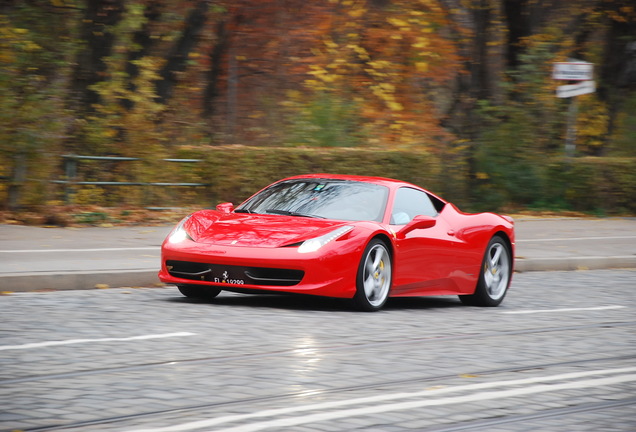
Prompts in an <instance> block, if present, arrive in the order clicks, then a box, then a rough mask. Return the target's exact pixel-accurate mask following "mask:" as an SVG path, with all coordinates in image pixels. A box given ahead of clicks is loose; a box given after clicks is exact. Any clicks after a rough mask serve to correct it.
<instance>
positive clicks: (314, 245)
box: [298, 225, 353, 253]
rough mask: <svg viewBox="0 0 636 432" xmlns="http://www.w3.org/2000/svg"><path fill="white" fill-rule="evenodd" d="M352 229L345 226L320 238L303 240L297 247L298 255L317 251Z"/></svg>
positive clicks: (349, 226)
mask: <svg viewBox="0 0 636 432" xmlns="http://www.w3.org/2000/svg"><path fill="white" fill-rule="evenodd" d="M352 229H353V227H352V226H351V225H345V226H342V227H340V228H338V229H335V230H333V231H331V232H329V233H327V234H325V235H321V236H320V237H316V238H312V239H309V240H305V241H304V242H303V243H302V244H301V245H300V246H299V247H298V252H300V253H308V252H316V251H317V250H318V249H320V248H321V247H323V246H324V245H326V244H327V243H329V242H330V241H332V240H335V239H337V238H338V237H341V236H343V235H345V234H346V233H348V232H349V231H351V230H352Z"/></svg>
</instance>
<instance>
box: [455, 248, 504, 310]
mask: <svg viewBox="0 0 636 432" xmlns="http://www.w3.org/2000/svg"><path fill="white" fill-rule="evenodd" d="M511 277H512V254H511V252H510V247H509V246H508V243H507V242H506V241H505V240H504V239H503V238H501V237H500V236H498V235H496V236H494V237H493V238H492V239H491V240H490V242H489V243H488V247H487V248H486V254H485V256H484V261H483V263H482V265H481V271H480V273H479V280H478V282H477V288H476V289H475V293H474V294H471V295H461V296H459V299H460V300H461V301H462V303H464V304H467V305H471V306H498V305H499V304H500V303H501V302H502V301H503V299H504V296H505V295H506V292H507V291H508V287H509V286H510V279H511Z"/></svg>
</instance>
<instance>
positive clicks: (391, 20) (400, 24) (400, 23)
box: [386, 17, 409, 28]
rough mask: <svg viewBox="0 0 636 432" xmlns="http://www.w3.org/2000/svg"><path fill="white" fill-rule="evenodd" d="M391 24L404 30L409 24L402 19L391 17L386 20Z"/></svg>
mask: <svg viewBox="0 0 636 432" xmlns="http://www.w3.org/2000/svg"><path fill="white" fill-rule="evenodd" d="M386 20H387V21H388V22H389V23H390V24H392V25H394V26H395V27H403V28H408V26H409V23H408V22H406V21H404V20H402V19H400V18H394V17H389V18H387V19H386Z"/></svg>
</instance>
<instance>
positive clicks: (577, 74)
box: [552, 62, 594, 81]
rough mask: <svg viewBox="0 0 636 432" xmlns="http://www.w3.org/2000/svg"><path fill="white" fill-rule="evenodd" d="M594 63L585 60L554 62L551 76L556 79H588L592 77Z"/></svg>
mask: <svg viewBox="0 0 636 432" xmlns="http://www.w3.org/2000/svg"><path fill="white" fill-rule="evenodd" d="M593 72H594V64H592V63H587V62H563V63H554V68H553V69H552V78H554V79H556V80H571V81H588V80H591V79H593V78H594V75H593Z"/></svg>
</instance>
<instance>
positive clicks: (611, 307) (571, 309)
mask: <svg viewBox="0 0 636 432" xmlns="http://www.w3.org/2000/svg"><path fill="white" fill-rule="evenodd" d="M625 307H626V306H620V305H613V306H595V307H588V308H561V309H529V310H514V311H501V313H504V314H534V313H552V312H579V311H597V310H609V309H623V308H625Z"/></svg>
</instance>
